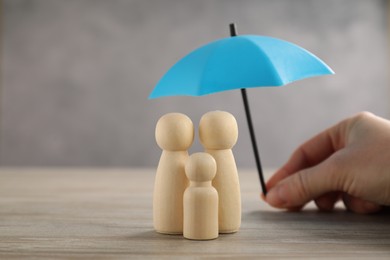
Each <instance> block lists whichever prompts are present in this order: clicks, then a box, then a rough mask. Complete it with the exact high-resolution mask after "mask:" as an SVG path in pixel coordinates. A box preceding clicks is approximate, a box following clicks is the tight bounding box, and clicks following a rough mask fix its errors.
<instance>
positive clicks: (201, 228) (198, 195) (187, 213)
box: [183, 153, 218, 240]
mask: <svg viewBox="0 0 390 260" xmlns="http://www.w3.org/2000/svg"><path fill="white" fill-rule="evenodd" d="M216 171H217V165H216V162H215V160H214V158H213V157H212V156H211V155H210V154H207V153H195V154H193V155H191V156H190V158H189V159H188V161H187V163H186V166H185V172H186V175H187V177H188V179H189V180H190V186H189V187H188V188H187V189H186V190H185V192H184V199H183V201H184V228H183V234H184V237H185V238H188V239H194V240H209V239H215V238H217V237H218V192H217V190H216V189H215V188H214V187H213V186H212V185H211V181H212V179H213V178H214V176H215V174H216Z"/></svg>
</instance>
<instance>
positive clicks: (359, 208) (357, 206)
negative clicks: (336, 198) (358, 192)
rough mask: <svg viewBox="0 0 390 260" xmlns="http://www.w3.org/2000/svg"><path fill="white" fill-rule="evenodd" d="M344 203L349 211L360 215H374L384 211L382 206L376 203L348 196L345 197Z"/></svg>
mask: <svg viewBox="0 0 390 260" xmlns="http://www.w3.org/2000/svg"><path fill="white" fill-rule="evenodd" d="M343 202H344V204H345V206H346V208H347V209H348V210H350V211H352V212H355V213H358V214H373V213H377V212H379V211H381V210H382V206H380V205H378V204H376V203H373V202H370V201H366V200H362V199H359V198H356V197H353V196H351V195H348V194H344V195H343Z"/></svg>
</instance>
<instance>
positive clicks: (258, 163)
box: [241, 88, 267, 195]
mask: <svg viewBox="0 0 390 260" xmlns="http://www.w3.org/2000/svg"><path fill="white" fill-rule="evenodd" d="M241 95H242V100H243V101H244V108H245V114H246V119H247V121H248V128H249V134H250V136H251V141H252V147H253V152H254V154H255V160H256V166H257V172H258V173H259V178H260V184H261V189H262V190H263V194H264V195H266V194H267V188H266V186H265V182H264V176H263V170H262V167H261V162H260V155H259V151H258V149H257V142H256V136H255V132H254V130H253V124H252V117H251V112H250V109H249V102H248V97H247V94H246V89H245V88H242V89H241Z"/></svg>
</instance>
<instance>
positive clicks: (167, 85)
mask: <svg viewBox="0 0 390 260" xmlns="http://www.w3.org/2000/svg"><path fill="white" fill-rule="evenodd" d="M230 33H231V36H232V37H229V38H225V39H220V40H217V41H214V42H211V43H209V44H206V45H204V46H202V47H200V48H198V49H196V50H194V51H192V52H191V53H189V54H188V55H187V56H185V57H183V58H182V59H181V60H179V61H178V62H177V63H176V64H175V65H173V67H172V68H171V69H170V70H169V71H168V72H167V73H166V74H165V75H164V76H163V77H162V78H161V79H160V81H159V82H158V84H157V85H156V87H155V88H154V90H153V91H152V93H151V94H150V96H149V98H158V97H163V96H178V95H185V96H202V95H206V94H211V93H216V92H222V91H226V90H233V89H241V93H242V97H243V101H244V107H245V112H246V116H247V121H248V126H249V132H250V136H251V140H252V146H253V151H254V154H255V160H256V166H257V170H258V173H259V177H260V183H261V187H262V190H263V193H264V194H266V187H265V182H264V177H263V172H262V167H261V162H260V156H259V153H258V149H257V142H256V137H255V133H254V130H253V124H252V119H251V114H250V109H249V103H248V98H247V93H246V88H254V87H266V86H283V85H286V84H288V83H291V82H293V81H296V80H300V79H304V78H309V77H314V76H320V75H325V74H334V72H333V71H332V69H331V68H330V67H329V66H327V65H326V64H325V63H324V62H323V61H322V60H320V59H319V58H317V57H316V56H315V55H314V54H312V53H310V52H308V51H307V50H305V49H303V48H301V47H299V46H297V45H295V44H292V43H290V42H287V41H283V40H280V39H276V38H272V37H266V36H257V35H240V36H236V35H237V34H236V29H235V25H234V24H230Z"/></svg>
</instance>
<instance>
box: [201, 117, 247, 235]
mask: <svg viewBox="0 0 390 260" xmlns="http://www.w3.org/2000/svg"><path fill="white" fill-rule="evenodd" d="M199 137H200V141H201V143H202V145H203V147H204V148H205V151H206V152H207V153H209V154H211V155H212V156H213V157H214V159H215V161H216V163H217V174H216V176H215V178H214V180H213V182H212V184H213V186H214V187H215V188H216V189H217V191H218V196H219V213H218V214H219V233H233V232H237V231H238V230H239V228H240V225H241V192H240V183H239V178H238V172H237V166H236V162H235V159H234V155H233V152H232V150H231V149H232V147H233V146H234V145H235V144H236V142H237V138H238V126H237V122H236V120H235V118H234V116H233V115H231V114H230V113H227V112H224V111H212V112H209V113H206V114H205V115H203V117H202V118H201V120H200V124H199Z"/></svg>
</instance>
